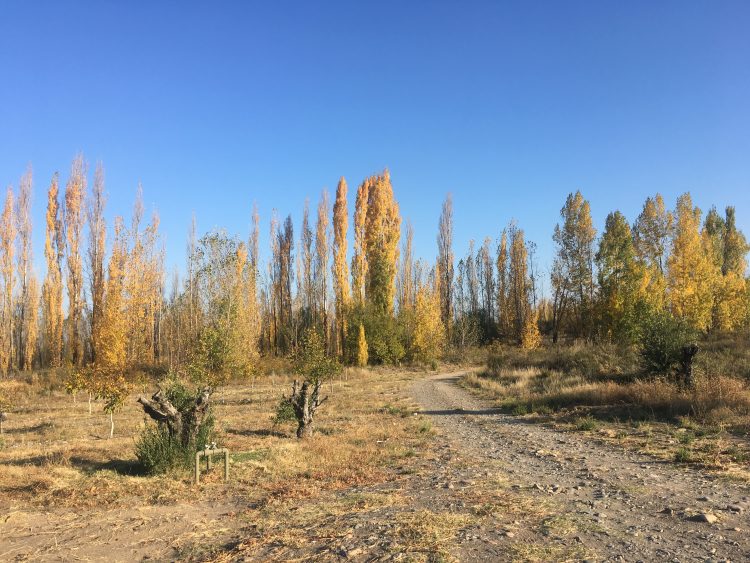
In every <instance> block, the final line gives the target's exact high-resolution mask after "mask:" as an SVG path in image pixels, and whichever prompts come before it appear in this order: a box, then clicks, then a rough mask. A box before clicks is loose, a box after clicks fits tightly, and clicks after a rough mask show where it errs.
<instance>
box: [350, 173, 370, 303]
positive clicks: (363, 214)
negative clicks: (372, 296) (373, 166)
mask: <svg viewBox="0 0 750 563" xmlns="http://www.w3.org/2000/svg"><path fill="white" fill-rule="evenodd" d="M371 184H372V178H367V179H366V180H365V181H364V182H362V183H361V184H360V185H359V188H357V199H356V200H355V203H354V255H353V256H352V293H353V294H354V301H355V302H356V303H357V304H358V305H361V304H362V303H364V301H365V279H366V277H367V254H366V252H367V251H366V248H365V245H366V239H365V237H366V232H367V207H368V200H369V197H370V195H369V194H370V189H371Z"/></svg>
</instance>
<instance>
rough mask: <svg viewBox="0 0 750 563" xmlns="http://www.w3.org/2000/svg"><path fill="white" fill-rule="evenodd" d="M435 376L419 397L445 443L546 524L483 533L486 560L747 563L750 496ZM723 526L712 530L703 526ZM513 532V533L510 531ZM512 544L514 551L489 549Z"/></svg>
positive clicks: (417, 390) (740, 487)
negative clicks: (496, 406) (551, 425)
mask: <svg viewBox="0 0 750 563" xmlns="http://www.w3.org/2000/svg"><path fill="white" fill-rule="evenodd" d="M456 381H457V377H456V376H448V377H446V376H442V375H441V376H436V377H431V378H429V379H426V380H423V381H420V382H418V383H417V384H415V386H414V387H413V396H414V398H415V399H416V400H417V401H418V402H419V403H420V404H421V405H422V407H423V411H422V412H423V413H425V414H429V415H430V416H431V417H432V419H433V420H434V421H435V424H436V425H437V426H438V428H439V429H440V430H441V434H442V435H443V436H444V437H445V439H446V440H447V442H448V443H450V444H453V445H454V446H455V447H456V448H458V449H459V451H461V452H462V453H464V455H470V456H472V458H473V460H474V463H478V464H479V466H481V467H483V468H484V469H485V470H486V471H487V472H488V473H489V474H502V475H506V476H507V478H508V482H507V484H508V485H509V486H510V488H511V489H512V490H514V491H517V492H518V493H519V494H521V495H522V496H523V497H525V499H527V500H528V501H529V502H531V503H533V505H535V506H537V507H540V508H541V510H542V512H543V513H544V514H545V516H543V517H542V521H541V522H540V523H539V524H540V525H536V526H531V527H527V526H525V525H523V522H518V523H516V524H514V523H513V522H512V521H511V520H512V518H508V519H507V520H506V522H505V523H504V525H505V528H503V529H502V530H500V529H484V528H480V529H478V530H476V531H475V532H471V533H473V534H474V535H478V536H479V538H480V540H482V543H483V544H485V546H486V547H483V548H482V549H480V550H479V552H478V553H476V555H477V556H480V557H484V556H486V557H496V558H497V557H499V558H501V559H506V558H507V559H514V558H521V559H525V558H527V557H528V558H529V559H535V558H542V559H543V558H549V559H555V557H554V553H558V554H559V555H561V556H562V555H563V553H566V554H567V556H570V557H572V558H573V559H577V558H583V559H591V560H596V561H638V560H640V561H729V560H731V561H747V560H748V559H750V541H749V540H748V539H747V531H748V528H749V527H750V520H749V518H748V510H750V489H749V488H748V485H747V484H746V483H738V482H731V481H729V480H727V479H726V478H724V477H722V476H721V475H717V474H713V473H708V472H705V471H702V470H700V469H695V468H690V467H683V466H680V465H678V464H674V463H669V462H663V461H658V460H654V459H653V458H649V457H646V456H644V455H641V454H638V453H635V452H630V451H626V450H622V449H619V448H615V447H612V446H610V445H607V444H604V443H601V442H600V441H598V440H597V439H595V438H591V437H589V436H585V435H581V434H577V433H572V432H559V431H555V430H551V429H548V428H545V427H542V426H539V425H535V424H529V423H527V422H525V421H523V420H522V419H521V418H518V417H513V416H509V415H504V414H500V413H498V412H497V411H496V410H493V409H492V408H490V407H489V406H488V405H487V404H486V403H484V402H483V401H481V400H479V399H477V398H475V397H472V396H470V395H469V394H468V393H467V392H465V391H464V390H462V389H460V388H459V387H457V385H456ZM704 517H707V518H708V519H709V520H713V517H715V518H716V521H715V522H712V523H709V522H704V521H697V520H703V519H704ZM506 528H507V529H506ZM508 531H510V533H511V534H512V540H511V541H510V542H506V543H505V545H506V546H507V551H498V550H497V549H496V547H490V546H492V545H493V544H494V545H496V544H498V543H501V542H502V539H501V538H502V537H503V536H505V538H507V537H508V533H507V532H508Z"/></svg>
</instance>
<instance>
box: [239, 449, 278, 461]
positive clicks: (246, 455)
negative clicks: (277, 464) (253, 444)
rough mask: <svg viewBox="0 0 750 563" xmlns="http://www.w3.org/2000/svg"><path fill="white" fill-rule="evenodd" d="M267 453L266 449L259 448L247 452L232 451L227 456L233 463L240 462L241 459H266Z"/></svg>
mask: <svg viewBox="0 0 750 563" xmlns="http://www.w3.org/2000/svg"><path fill="white" fill-rule="evenodd" d="M268 454H269V450H268V449H261V450H252V451H249V452H237V453H232V454H230V455H229V457H230V458H231V459H232V461H234V462H235V463H242V462H243V461H261V460H263V459H266V458H267V457H268Z"/></svg>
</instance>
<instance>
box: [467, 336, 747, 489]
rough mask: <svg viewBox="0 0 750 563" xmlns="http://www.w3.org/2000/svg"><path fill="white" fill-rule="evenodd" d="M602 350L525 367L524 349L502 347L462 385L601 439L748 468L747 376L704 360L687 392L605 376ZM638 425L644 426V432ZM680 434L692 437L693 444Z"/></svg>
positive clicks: (538, 359)
mask: <svg viewBox="0 0 750 563" xmlns="http://www.w3.org/2000/svg"><path fill="white" fill-rule="evenodd" d="M607 353H612V351H611V350H610V352H607V350H606V349H605V348H602V347H596V348H595V349H593V350H589V351H586V350H585V347H584V346H582V345H577V346H576V347H574V349H573V350H569V351H560V350H547V351H544V350H541V351H535V352H533V353H532V354H530V355H529V356H528V364H527V365H525V366H524V365H523V356H522V353H521V352H517V351H507V350H503V351H502V352H501V353H500V355H499V359H497V357H496V359H495V360H494V363H493V362H491V368H490V369H488V370H486V371H485V372H482V373H471V374H468V375H466V376H465V377H464V378H463V380H462V383H463V385H464V386H465V387H467V388H469V389H472V390H474V391H475V392H477V393H479V394H481V395H482V396H485V397H489V398H492V399H494V400H496V401H497V402H498V404H499V406H501V407H502V408H504V409H505V410H506V411H507V412H510V413H512V414H515V415H526V414H530V413H534V414H535V416H537V417H538V418H540V420H545V421H548V422H552V423H555V424H557V425H559V426H564V427H565V428H570V429H575V430H581V431H587V432H597V434H598V435H600V436H601V437H602V439H605V440H609V441H613V442H617V443H620V444H623V445H627V446H631V447H635V448H638V449H641V450H644V451H647V452H649V453H652V454H655V455H657V456H659V457H663V458H664V459H670V460H675V459H678V460H683V461H686V460H690V461H691V462H694V463H702V464H704V465H706V466H710V467H714V468H721V469H730V470H732V471H733V472H735V473H738V474H742V475H745V474H747V473H749V472H750V466H748V464H747V460H748V459H750V444H748V442H747V433H748V429H750V389H749V388H748V385H747V383H746V381H745V380H743V379H740V378H738V377H736V376H733V377H729V376H725V375H719V374H717V372H716V370H715V369H712V368H711V367H710V366H708V365H707V364H706V360H705V358H704V360H703V363H702V365H701V366H700V367H699V370H698V371H699V373H698V378H697V381H696V384H695V386H694V387H693V388H692V389H686V388H684V387H681V386H679V385H677V384H675V383H673V382H671V381H668V380H666V379H640V378H638V377H634V376H633V374H628V373H627V371H628V370H625V369H624V368H623V366H622V365H620V367H619V368H618V369H617V370H616V371H615V372H613V373H606V372H605V371H603V370H604V369H605V367H606V366H607V365H614V364H616V363H617V361H615V360H611V359H609V360H608V359H606V358H607ZM714 353H715V352H714ZM545 354H546V356H545ZM726 355H728V353H727V354H726ZM561 358H564V359H565V361H562V360H561ZM584 359H585V361H584ZM550 365H558V366H559V367H560V368H561V369H550V368H549V367H546V366H550ZM585 366H589V367H585ZM643 422H648V423H649V426H648V427H649V432H644V430H643V428H644V426H643V424H642V423H643ZM686 427H687V428H691V429H686ZM686 432H687V434H686ZM685 436H690V437H692V438H691V439H690V443H687V444H686V442H685V440H686V439H688V438H685Z"/></svg>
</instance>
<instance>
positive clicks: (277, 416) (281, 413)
mask: <svg viewBox="0 0 750 563" xmlns="http://www.w3.org/2000/svg"><path fill="white" fill-rule="evenodd" d="M296 420H297V415H296V414H295V413H294V406H293V405H292V402H291V401H290V400H289V397H282V398H281V400H280V401H279V404H278V405H276V412H275V413H274V415H273V424H274V426H276V425H277V424H285V423H287V422H294V421H296Z"/></svg>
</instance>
